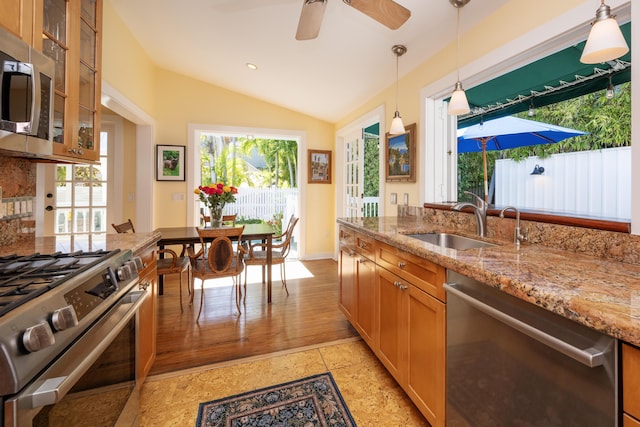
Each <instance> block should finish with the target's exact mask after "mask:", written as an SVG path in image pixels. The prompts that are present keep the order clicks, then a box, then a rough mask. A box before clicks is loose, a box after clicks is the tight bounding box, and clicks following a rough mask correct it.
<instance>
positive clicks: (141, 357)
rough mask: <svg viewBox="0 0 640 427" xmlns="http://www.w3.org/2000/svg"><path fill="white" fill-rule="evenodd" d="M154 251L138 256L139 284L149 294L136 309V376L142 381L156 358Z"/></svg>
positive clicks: (146, 251)
mask: <svg viewBox="0 0 640 427" xmlns="http://www.w3.org/2000/svg"><path fill="white" fill-rule="evenodd" d="M155 256H156V251H155V250H154V249H153V248H149V249H147V250H145V251H144V252H143V253H142V254H140V257H141V258H142V262H143V264H144V265H145V268H144V269H143V270H142V271H141V272H140V279H139V283H140V286H143V287H144V286H146V288H147V292H149V293H150V295H149V296H148V297H147V300H146V301H145V302H144V304H142V306H140V310H139V311H138V324H137V328H138V330H137V333H138V358H137V367H136V370H137V377H138V380H140V381H144V379H145V378H146V377H147V374H148V373H149V370H151V366H152V365H153V362H155V360H156V332H157V328H156V301H157V299H158V272H157V271H158V270H157V266H156V260H155Z"/></svg>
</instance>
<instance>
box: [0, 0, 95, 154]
mask: <svg viewBox="0 0 640 427" xmlns="http://www.w3.org/2000/svg"><path fill="white" fill-rule="evenodd" d="M0 10H1V11H2V13H0V26H2V27H4V28H6V29H7V30H9V31H10V32H12V33H13V34H15V35H17V36H18V37H20V38H21V39H23V40H24V41H25V42H27V43H28V44H30V45H31V46H33V47H34V48H36V49H38V50H39V51H41V52H42V53H44V54H45V55H46V56H48V57H49V58H51V59H53V61H54V62H55V85H54V99H53V109H54V113H53V141H54V144H53V154H54V155H55V156H56V157H59V158H60V160H61V161H71V162H77V163H83V162H95V161H97V160H99V158H100V92H101V80H102V76H101V66H102V64H101V58H102V0H0Z"/></svg>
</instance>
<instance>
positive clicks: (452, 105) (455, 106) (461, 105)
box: [447, 0, 471, 116]
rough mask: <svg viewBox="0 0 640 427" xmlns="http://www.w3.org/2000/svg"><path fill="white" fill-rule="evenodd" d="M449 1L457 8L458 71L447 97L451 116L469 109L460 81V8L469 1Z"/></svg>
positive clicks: (464, 112)
mask: <svg viewBox="0 0 640 427" xmlns="http://www.w3.org/2000/svg"><path fill="white" fill-rule="evenodd" d="M449 3H451V4H452V5H453V7H455V8H456V10H457V23H456V31H457V34H456V39H457V43H458V45H457V47H456V70H457V73H458V79H457V81H456V85H455V86H454V88H453V93H452V94H451V98H450V99H449V108H448V110H447V113H448V114H449V115H451V116H457V115H461V114H467V113H468V112H469V111H471V109H470V108H469V102H468V101H467V95H466V94H465V93H464V89H463V88H462V82H461V81H460V9H461V8H462V7H463V6H464V5H466V4H467V3H469V0H449Z"/></svg>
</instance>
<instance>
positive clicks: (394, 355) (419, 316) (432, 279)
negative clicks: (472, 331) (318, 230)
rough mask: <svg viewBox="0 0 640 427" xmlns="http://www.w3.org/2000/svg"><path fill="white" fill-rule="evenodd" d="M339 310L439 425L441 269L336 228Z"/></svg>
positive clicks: (442, 336) (442, 345)
mask: <svg viewBox="0 0 640 427" xmlns="http://www.w3.org/2000/svg"><path fill="white" fill-rule="evenodd" d="M339 238H340V255H339V265H340V267H339V268H340V307H341V309H342V311H343V312H344V313H345V315H346V316H347V318H348V319H349V321H350V322H351V324H352V325H353V326H354V327H355V328H356V330H357V331H358V332H359V333H360V335H361V336H362V338H363V339H364V341H365V342H366V343H367V344H368V345H369V346H370V347H371V349H372V350H373V351H374V352H375V353H376V355H377V356H378V358H379V359H380V361H381V362H382V363H383V364H384V366H385V367H386V368H387V370H388V371H389V372H390V373H391V375H393V377H394V378H395V379H396V381H398V383H399V384H400V385H401V386H402V388H403V389H404V390H405V392H406V393H407V395H408V396H409V397H410V398H411V400H412V401H413V402H414V403H415V405H416V406H417V407H418V409H419V410H420V411H421V412H422V414H423V415H424V416H425V418H426V419H427V420H428V421H429V422H430V423H431V425H433V426H443V425H444V422H445V351H446V348H445V344H446V343H445V313H446V305H445V303H444V301H445V292H444V289H443V287H442V285H443V283H444V280H445V277H446V274H445V269H444V268H443V267H441V266H439V265H436V264H434V263H432V262H429V261H427V260H424V259H422V258H420V257H417V256H415V255H412V254H409V253H406V252H404V251H402V250H400V249H397V248H395V247H393V246H391V245H388V244H386V243H383V242H379V241H375V240H374V239H372V238H371V237H369V236H367V235H365V234H363V233H360V232H359V231H356V230H354V229H352V228H350V227H346V226H343V225H341V226H340V237H339Z"/></svg>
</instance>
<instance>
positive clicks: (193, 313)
mask: <svg viewBox="0 0 640 427" xmlns="http://www.w3.org/2000/svg"><path fill="white" fill-rule="evenodd" d="M286 271H287V287H288V289H289V296H287V295H286V293H285V290H284V288H283V287H282V283H281V282H280V271H279V268H278V267H274V269H273V278H274V279H273V291H272V295H273V302H272V303H271V304H269V305H268V304H266V301H267V292H266V285H265V286H263V285H262V283H261V278H260V268H258V267H249V281H248V283H247V297H246V304H244V305H241V310H242V314H241V315H238V312H237V309H236V305H235V293H234V292H235V290H234V289H233V288H232V282H231V279H220V280H217V281H208V282H207V283H206V285H205V294H204V295H205V298H204V305H203V308H202V315H201V316H200V321H199V323H196V317H197V315H198V306H199V304H200V292H201V291H200V282H199V281H197V280H196V289H195V292H194V300H193V306H191V307H190V306H189V296H188V295H187V293H186V287H185V289H183V311H182V312H181V311H180V299H179V282H178V276H177V275H176V276H174V277H171V276H169V277H167V279H166V281H165V287H164V295H162V296H160V297H158V336H157V356H156V361H155V363H154V365H153V367H152V368H151V372H150V375H156V374H161V373H167V372H172V371H177V370H182V369H188V368H193V367H196V366H201V365H206V364H210V363H216V362H223V361H228V360H234V359H239V358H243V357H247V356H256V355H262V354H267V353H273V352H277V351H282V350H289V349H292V348H299V347H305V346H309V345H315V344H320V343H324V342H331V341H335V340H340V339H344V338H350V337H355V336H357V335H358V334H357V332H356V331H355V330H354V329H353V327H351V325H350V324H349V322H348V321H347V319H346V318H345V317H344V315H343V314H342V312H341V311H340V310H339V309H338V265H337V263H336V262H335V261H333V260H315V261H302V262H301V261H292V262H291V261H288V262H287V270H286ZM185 280H186V278H185ZM242 280H244V275H243V276H242Z"/></svg>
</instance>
